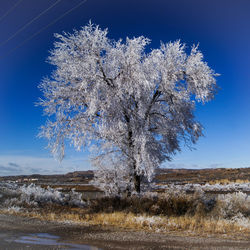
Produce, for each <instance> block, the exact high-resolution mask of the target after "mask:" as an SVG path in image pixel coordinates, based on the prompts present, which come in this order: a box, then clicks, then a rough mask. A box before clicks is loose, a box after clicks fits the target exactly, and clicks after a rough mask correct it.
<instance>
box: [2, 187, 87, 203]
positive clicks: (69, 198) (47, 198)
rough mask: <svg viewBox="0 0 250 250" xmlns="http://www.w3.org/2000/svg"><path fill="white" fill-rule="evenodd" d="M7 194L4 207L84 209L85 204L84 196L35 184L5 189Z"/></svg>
mask: <svg viewBox="0 0 250 250" xmlns="http://www.w3.org/2000/svg"><path fill="white" fill-rule="evenodd" d="M4 191H5V193H9V196H8V197H6V199H5V201H4V202H3V204H2V205H3V206H4V207H13V206H15V205H18V206H22V205H24V204H26V205H29V206H35V207H36V206H39V205H43V204H60V205H69V206H77V207H83V206H84V205H85V203H84V202H83V200H82V194H81V193H77V192H75V191H74V190H72V191H71V192H69V193H63V192H60V191H59V190H57V189H53V188H50V187H48V188H42V187H40V186H36V185H35V184H30V185H28V186H26V185H23V186H21V187H17V188H16V187H13V188H12V187H9V188H5V190H4Z"/></svg>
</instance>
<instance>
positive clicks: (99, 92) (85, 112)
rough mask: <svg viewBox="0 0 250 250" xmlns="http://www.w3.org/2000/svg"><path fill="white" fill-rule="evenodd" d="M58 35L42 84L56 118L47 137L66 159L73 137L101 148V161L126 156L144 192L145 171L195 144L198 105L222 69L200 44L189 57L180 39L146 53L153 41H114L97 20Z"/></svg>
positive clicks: (133, 177)
mask: <svg viewBox="0 0 250 250" xmlns="http://www.w3.org/2000/svg"><path fill="white" fill-rule="evenodd" d="M56 38H57V39H58V41H57V42H55V44H54V45H55V48H54V50H52V51H51V55H50V57H49V62H50V63H51V64H52V65H54V66H55V67H56V68H55V70H54V72H53V73H52V75H51V77H50V78H46V79H44V80H43V82H42V83H41V85H40V88H41V90H42V92H43V94H44V98H43V99H41V101H40V105H42V106H43V107H44V111H45V114H47V115H48V116H50V117H51V119H50V121H48V122H47V124H46V125H45V126H44V127H42V132H41V135H42V136H44V137H47V138H48V139H49V146H50V147H51V150H52V153H53V154H54V155H56V156H58V157H59V158H60V159H62V158H63V156H64V143H65V140H67V139H68V140H69V141H70V142H71V143H72V144H73V145H74V147H76V149H78V150H80V149H82V148H84V147H86V146H89V145H90V144H92V145H93V144H94V145H96V146H97V147H98V148H99V150H100V151H99V153H98V155H97V159H98V161H97V162H99V163H100V162H102V161H101V159H102V158H103V159H104V161H106V160H105V159H106V158H105V157H107V155H109V156H110V157H111V158H112V159H116V162H115V165H116V166H117V164H119V161H120V164H123V167H124V168H123V169H126V171H127V174H128V176H129V182H131V183H133V189H134V191H136V192H140V184H141V178H142V177H143V176H144V177H146V178H147V179H148V180H151V179H152V177H153V175H154V172H155V169H156V168H157V167H158V166H160V164H161V163H162V162H164V161H166V160H170V159H171V156H172V155H173V154H174V153H175V152H176V151H179V150H180V143H181V142H182V141H184V143H185V144H186V145H189V146H191V145H192V144H193V143H195V142H196V141H197V139H198V138H199V137H200V136H201V135H202V127H201V125H200V123H199V122H197V121H196V120H195V117H194V108H195V104H196V103H197V102H202V103H205V102H207V101H209V100H210V99H211V98H213V96H214V93H215V89H216V81H215V76H216V74H215V73H214V71H213V70H212V69H210V67H209V66H208V65H207V63H206V62H204V60H203V55H202V53H201V52H200V51H199V50H198V48H197V47H195V46H194V47H192V49H191V51H190V53H189V54H187V53H186V52H185V50H186V48H185V45H184V44H181V42H180V41H176V42H170V43H167V44H163V43H162V44H161V46H160V48H158V49H152V50H151V51H150V52H147V51H146V49H145V48H146V46H147V45H148V44H149V43H150V40H149V39H147V38H145V37H143V36H140V37H136V38H132V39H130V38H126V41H123V40H121V39H120V40H118V41H114V40H112V39H109V38H108V37H107V30H106V29H105V30H102V29H100V28H99V27H98V26H96V25H93V24H91V23H89V24H88V25H86V26H85V27H83V28H82V29H81V30H79V31H74V33H73V34H68V33H64V34H62V35H60V34H56ZM105 164H106V165H107V162H106V163H105ZM110 164H111V165H110V166H113V165H112V164H113V163H112V161H110ZM109 169H110V167H109ZM109 171H110V170H109ZM132 191H133V190H132Z"/></svg>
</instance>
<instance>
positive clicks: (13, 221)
mask: <svg viewBox="0 0 250 250" xmlns="http://www.w3.org/2000/svg"><path fill="white" fill-rule="evenodd" d="M27 248H28V249H46V250H47V249H48V250H50V249H209V250H210V249H227V250H228V249H237V250H238V249H250V239H249V240H228V239H219V238H214V237H207V238H204V237H184V236H175V235H167V234H161V233H151V232H142V231H140V232H138V231H136V232H134V231H125V230H117V229H113V228H102V227H94V226H83V225H76V224H70V223H54V222H45V221H40V220H37V219H30V218H23V217H18V216H13V215H3V214H0V249H1V250H4V249H6V250H8V249H11V250H12V249H14V250H15V249H18V250H20V249H27Z"/></svg>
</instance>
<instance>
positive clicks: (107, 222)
mask: <svg viewBox="0 0 250 250" xmlns="http://www.w3.org/2000/svg"><path fill="white" fill-rule="evenodd" d="M1 212H2V213H8V214H15V215H21V216H27V217H32V218H38V219H42V220H46V221H58V222H71V223H78V224H83V225H100V226H112V227H116V228H123V229H132V230H144V231H153V232H161V233H168V232H175V233H177V234H178V233H181V234H183V233H184V234H187V235H203V236H204V235H215V234H216V235H217V236H223V237H229V238H230V237H237V238H248V237H249V235H250V228H249V227H245V226H242V225H239V224H237V223H234V222H232V221H228V220H225V219H212V218H204V217H201V216H178V217H176V216H170V217H166V216H147V215H135V214H133V213H128V214H127V213H124V212H114V213H97V214H89V213H86V211H83V210H82V209H75V210H72V211H68V212H66V211H65V212H60V213H59V212H58V211H57V212H46V213H45V212H43V211H37V212H17V211H11V210H9V211H7V210H2V211H1Z"/></svg>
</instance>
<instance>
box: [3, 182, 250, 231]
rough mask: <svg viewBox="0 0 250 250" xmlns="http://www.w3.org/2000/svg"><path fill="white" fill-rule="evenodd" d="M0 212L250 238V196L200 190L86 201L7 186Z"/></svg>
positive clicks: (75, 196)
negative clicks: (240, 235)
mask: <svg viewBox="0 0 250 250" xmlns="http://www.w3.org/2000/svg"><path fill="white" fill-rule="evenodd" d="M0 211H2V212H8V213H17V214H25V215H26V216H35V217H38V218H41V217H42V218H45V219H52V220H55V219H56V220H63V221H65V220H67V221H69V220H70V221H74V222H84V223H89V224H105V225H116V226H122V227H130V228H131V227H135V228H142V229H144V228H147V229H150V230H155V231H166V230H177V229H178V230H180V229H181V230H194V231H195V230H205V231H206V232H219V233H224V232H225V230H231V232H238V231H240V232H247V233H249V232H250V196H248V195H247V194H246V193H243V192H234V193H227V194H217V195H215V194H211V193H206V192H204V191H203V190H202V189H200V188H196V190H195V192H194V193H190V192H186V191H185V190H184V189H182V190H180V189H179V188H178V186H177V188H174V187H173V186H172V189H168V191H165V192H162V193H157V192H143V193H141V194H140V195H138V194H136V195H132V196H130V197H122V196H121V195H120V196H103V197H102V198H98V199H93V200H89V201H83V200H82V196H81V194H80V193H77V192H74V191H71V192H68V193H63V192H61V191H59V190H57V189H52V188H49V187H48V188H42V187H40V186H36V185H34V184H31V185H24V186H18V185H15V184H11V185H10V184H2V185H1V186H0ZM123 222H124V224H123ZM205 231H204V232H205Z"/></svg>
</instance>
